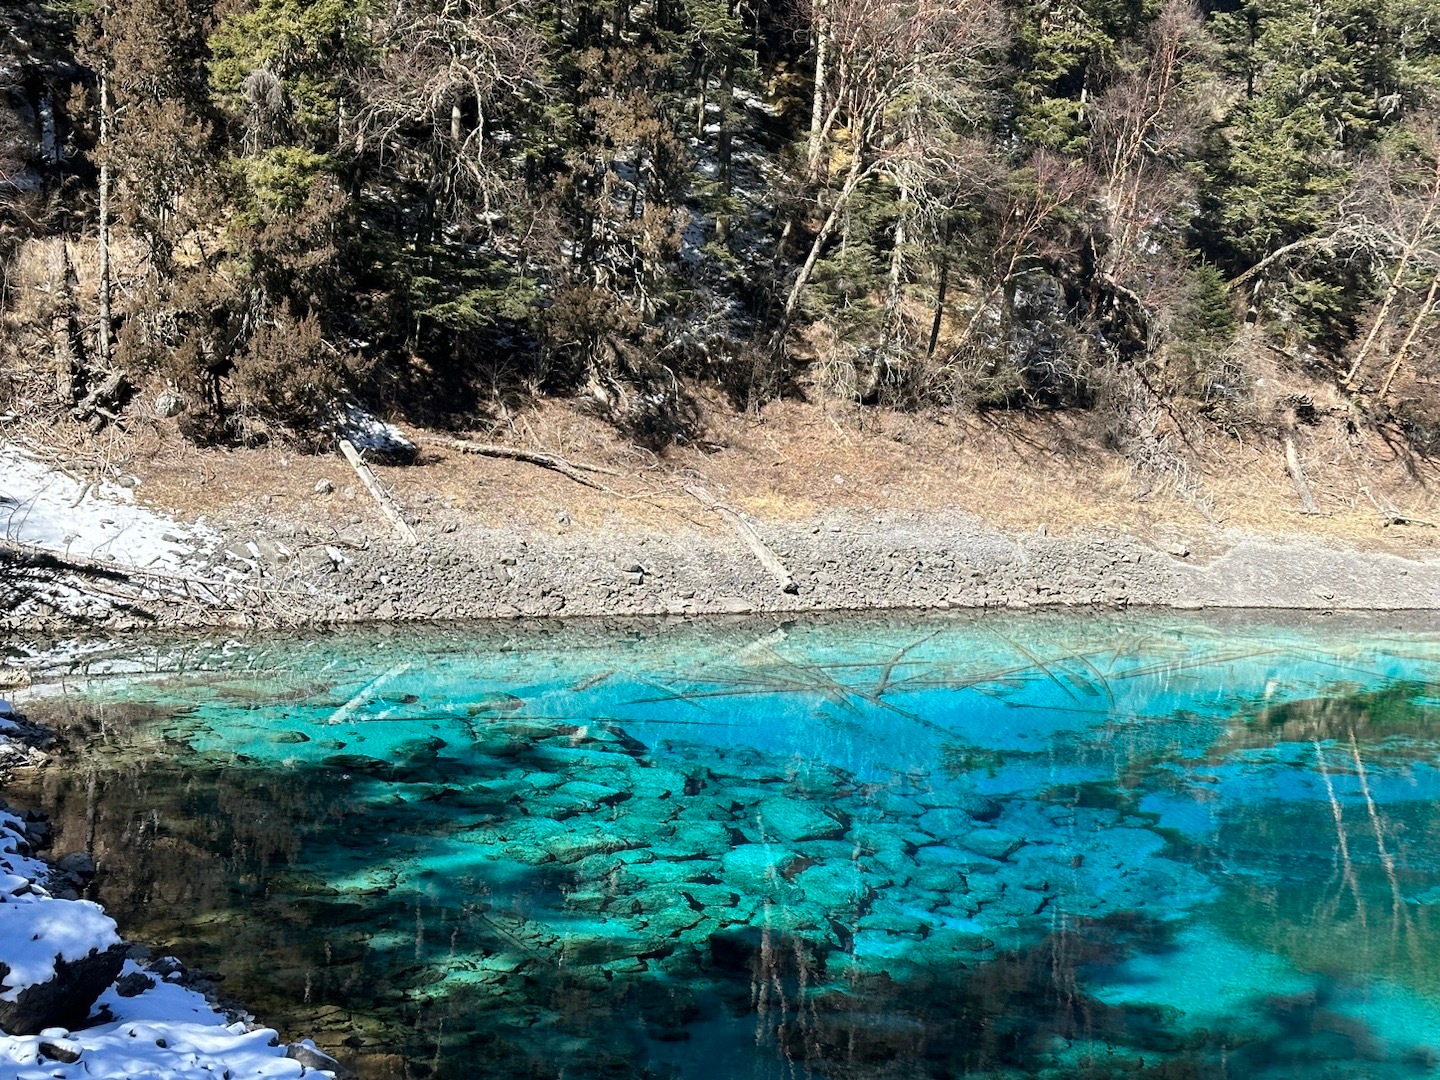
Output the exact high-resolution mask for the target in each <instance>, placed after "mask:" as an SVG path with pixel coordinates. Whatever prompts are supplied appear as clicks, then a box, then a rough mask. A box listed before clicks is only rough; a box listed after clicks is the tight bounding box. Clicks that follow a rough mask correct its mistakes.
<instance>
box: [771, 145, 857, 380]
mask: <svg viewBox="0 0 1440 1080" xmlns="http://www.w3.org/2000/svg"><path fill="white" fill-rule="evenodd" d="M861 159H862V155H861V154H859V153H856V155H855V156H854V158H852V159H851V162H850V174H849V175H848V176H847V177H846V178H845V186H844V187H842V188H841V189H840V193H839V194H838V195H836V196H835V204H834V205H833V206H831V207H830V213H829V214H828V215H827V216H826V218H825V224H823V225H821V226H820V231H819V232H817V233H816V234H815V239H814V240H813V241H812V242H811V244H810V253H809V254H808V255H806V256H805V262H804V264H803V265H802V266H801V267H800V272H799V273H798V274H797V275H796V276H795V283H794V284H793V285H791V286H790V292H789V294H788V295H787V296H786V297H785V308H784V310H783V311H782V312H781V314H780V325H779V326H778V327H776V329H775V336H774V337H773V338H771V350H772V351H773V352H775V353H777V354H778V353H779V352H781V350H783V349H784V347H785V338H786V336H787V335H788V334H789V332H790V321H791V320H792V319H793V318H794V317H795V310H796V308H798V307H799V306H800V297H801V296H802V295H803V294H804V292H805V286H807V285H809V284H810V276H811V275H812V274H813V273H814V272H815V264H816V263H817V262H818V261H819V260H820V252H821V250H823V249H824V247H825V241H827V240H829V239H830V234H831V233H833V232H834V231H835V226H836V224H838V223H839V221H840V215H841V214H842V213H844V212H845V211H846V209H847V208H848V207H849V204H850V196H851V195H853V194H855V189H856V188H857V187H859V186H860V179H861V176H862V173H861V171H860V162H861Z"/></svg>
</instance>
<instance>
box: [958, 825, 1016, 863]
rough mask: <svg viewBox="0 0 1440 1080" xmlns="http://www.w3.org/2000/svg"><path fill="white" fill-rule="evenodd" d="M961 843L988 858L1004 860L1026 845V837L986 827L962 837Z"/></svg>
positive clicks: (966, 848) (969, 849) (968, 849)
mask: <svg viewBox="0 0 1440 1080" xmlns="http://www.w3.org/2000/svg"><path fill="white" fill-rule="evenodd" d="M959 843H960V845H961V846H962V847H964V848H965V850H966V851H973V852H974V853H975V854H976V855H983V856H985V857H986V858H987V859H995V860H997V861H1003V860H1004V859H1006V858H1008V857H1009V856H1010V855H1012V854H1013V853H1014V852H1016V851H1019V850H1020V849H1021V848H1022V847H1024V846H1025V838H1024V837H1021V836H1012V835H1011V834H1010V833H1006V832H1001V831H1000V830H999V829H994V828H986V829H976V830H975V831H974V832H971V833H967V834H966V835H965V836H963V837H961V838H960V840H959Z"/></svg>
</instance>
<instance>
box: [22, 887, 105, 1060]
mask: <svg viewBox="0 0 1440 1080" xmlns="http://www.w3.org/2000/svg"><path fill="white" fill-rule="evenodd" d="M71 902H72V901H64V900H57V901H54V903H71ZM124 963H125V946H124V945H123V944H120V943H118V942H117V943H116V944H114V945H111V946H109V947H108V948H105V949H92V950H91V951H90V952H88V953H86V954H85V955H84V956H82V957H80V958H79V959H78V960H65V959H62V958H59V957H57V958H56V960H55V973H54V974H53V975H52V976H51V977H50V978H48V979H46V980H44V981H43V982H36V983H31V984H30V985H28V986H26V987H25V988H24V989H22V990H21V991H20V993H19V994H17V995H16V996H15V999H14V1000H13V1001H12V1000H8V999H9V994H8V993H0V1030H3V1031H4V1032H6V1033H7V1034H10V1035H35V1034H38V1033H39V1032H41V1031H43V1030H44V1029H46V1028H54V1027H63V1028H71V1029H74V1028H79V1027H84V1026H85V1018H86V1017H87V1016H88V1015H89V1013H90V1006H91V1005H93V1004H95V999H96V998H98V997H99V996H100V995H101V993H102V992H104V990H105V988H106V987H108V986H109V985H110V984H111V983H113V982H114V981H115V978H116V976H118V975H119V974H120V968H121V967H122V966H123V965H124ZM9 977H10V967H9V966H8V965H6V964H3V963H0V983H5V984H6V985H8V981H9Z"/></svg>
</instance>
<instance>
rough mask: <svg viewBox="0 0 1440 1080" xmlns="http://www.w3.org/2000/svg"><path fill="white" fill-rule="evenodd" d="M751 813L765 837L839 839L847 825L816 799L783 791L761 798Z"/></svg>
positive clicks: (787, 841) (790, 841) (786, 840)
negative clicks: (813, 800) (794, 795)
mask: <svg viewBox="0 0 1440 1080" xmlns="http://www.w3.org/2000/svg"><path fill="white" fill-rule="evenodd" d="M750 816H751V817H752V818H753V819H754V820H755V822H756V823H757V825H758V828H759V829H760V831H761V832H762V833H763V834H764V835H765V837H766V838H767V839H775V840H782V841H784V842H786V843H790V844H796V843H802V842H804V841H806V840H838V839H840V837H842V836H844V835H845V831H846V829H848V828H849V822H847V821H841V820H840V819H839V818H837V817H834V816H832V815H831V814H829V813H827V812H826V811H825V810H824V809H823V808H822V807H820V806H818V805H816V804H815V803H812V802H807V801H805V800H803V799H791V798H786V797H784V796H782V795H776V796H771V797H770V798H767V799H762V800H761V801H760V802H758V803H756V804H755V806H754V808H753V810H751V812H750Z"/></svg>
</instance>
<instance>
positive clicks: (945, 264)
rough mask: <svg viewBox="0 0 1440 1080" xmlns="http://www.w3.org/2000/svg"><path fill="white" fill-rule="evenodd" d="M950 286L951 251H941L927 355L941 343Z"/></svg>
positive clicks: (932, 354) (926, 349)
mask: <svg viewBox="0 0 1440 1080" xmlns="http://www.w3.org/2000/svg"><path fill="white" fill-rule="evenodd" d="M949 286H950V253H949V251H942V252H941V253H940V281H939V283H938V284H937V285H936V287H935V317H934V319H932V320H931V322H930V342H929V344H927V345H926V346H925V355H926V356H934V355H935V346H936V345H938V344H939V343H940V326H941V324H942V323H943V322H944V320H945V293H946V291H947V290H948V289H949Z"/></svg>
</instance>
